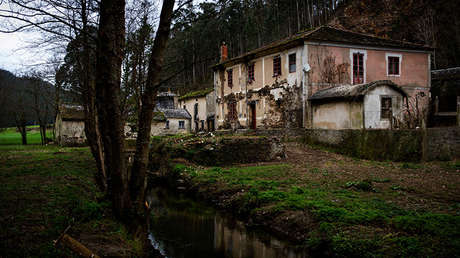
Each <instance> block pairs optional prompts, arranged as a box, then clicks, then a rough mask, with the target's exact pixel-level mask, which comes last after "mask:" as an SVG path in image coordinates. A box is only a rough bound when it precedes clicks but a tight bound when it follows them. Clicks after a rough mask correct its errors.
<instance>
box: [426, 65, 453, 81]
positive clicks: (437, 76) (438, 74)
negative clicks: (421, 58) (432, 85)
mask: <svg viewBox="0 0 460 258" xmlns="http://www.w3.org/2000/svg"><path fill="white" fill-rule="evenodd" d="M431 78H432V79H433V80H446V79H460V67H452V68H447V69H440V70H433V71H431Z"/></svg>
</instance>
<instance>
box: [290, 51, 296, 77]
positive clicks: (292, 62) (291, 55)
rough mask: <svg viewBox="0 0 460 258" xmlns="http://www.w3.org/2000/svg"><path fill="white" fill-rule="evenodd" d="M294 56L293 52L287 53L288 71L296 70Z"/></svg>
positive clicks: (293, 71)
mask: <svg viewBox="0 0 460 258" xmlns="http://www.w3.org/2000/svg"><path fill="white" fill-rule="evenodd" d="M295 58H296V56H295V53H294V54H290V55H289V72H290V73H295V70H296V67H295V65H296V60H295Z"/></svg>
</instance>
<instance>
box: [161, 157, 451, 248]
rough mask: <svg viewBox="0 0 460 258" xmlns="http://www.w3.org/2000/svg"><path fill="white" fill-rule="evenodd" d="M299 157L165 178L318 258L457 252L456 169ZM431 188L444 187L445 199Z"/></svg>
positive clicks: (179, 168) (177, 169)
mask: <svg viewBox="0 0 460 258" xmlns="http://www.w3.org/2000/svg"><path fill="white" fill-rule="evenodd" d="M296 151H298V153H293V152H291V153H288V157H289V159H287V160H285V161H282V162H275V163H273V162H272V163H263V164H262V163H260V164H249V165H234V166H232V167H212V168H209V167H199V166H195V165H193V164H191V163H186V164H185V165H184V164H180V163H183V162H181V161H176V164H175V165H174V169H173V170H172V171H170V173H168V178H169V179H170V182H173V183H172V185H173V186H174V187H176V188H178V189H179V190H180V191H183V192H185V193H186V194H187V195H188V196H193V197H195V198H197V199H200V200H205V201H207V202H208V203H210V204H211V205H212V206H214V207H216V208H217V209H219V210H221V211H224V212H226V213H229V214H232V215H234V216H235V217H237V218H239V219H240V220H241V221H244V223H245V225H246V226H249V227H250V228H258V229H263V230H264V231H266V232H270V233H272V234H273V235H275V236H276V237H278V238H280V239H285V240H289V241H290V242H292V243H295V244H296V245H300V246H303V247H304V248H306V249H307V250H308V253H309V254H310V255H313V256H319V255H328V256H420V255H427V256H437V257H451V256H455V253H456V251H455V250H457V249H458V248H459V247H460V241H459V240H458V239H460V238H459V237H460V236H459V232H460V217H459V209H458V203H459V200H460V198H458V197H459V192H458V188H455V187H453V186H455V185H458V181H459V174H458V170H456V167H455V166H456V165H455V164H453V163H423V164H411V163H394V162H371V161H365V160H356V159H351V158H347V157H343V156H340V155H337V154H331V153H328V152H324V151H321V150H313V151H312V150H307V151H303V150H296ZM296 155H297V156H296ZM294 158H295V159H294ZM423 178H425V179H427V181H425V180H423ZM171 179H173V180H171ZM428 179H429V180H430V181H429V182H428ZM434 184H440V187H442V185H444V187H442V189H443V191H441V190H439V189H437V188H435V187H433V185H434Z"/></svg>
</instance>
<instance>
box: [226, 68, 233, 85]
mask: <svg viewBox="0 0 460 258" xmlns="http://www.w3.org/2000/svg"><path fill="white" fill-rule="evenodd" d="M227 77H228V87H229V88H230V89H231V88H232V87H233V69H228V70H227Z"/></svg>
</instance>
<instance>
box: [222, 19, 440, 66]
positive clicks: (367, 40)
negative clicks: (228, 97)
mask: <svg viewBox="0 0 460 258" xmlns="http://www.w3.org/2000/svg"><path fill="white" fill-rule="evenodd" d="M304 41H310V42H317V43H335V44H344V45H356V46H363V47H379V48H392V49H407V50H417V51H425V52H431V51H433V48H431V47H429V46H425V45H419V44H415V43H409V42H405V41H397V40H391V39H385V38H380V37H377V36H373V35H368V34H362V33H357V32H352V31H348V30H343V29H338V28H334V27H330V26H321V27H318V28H316V29H310V30H305V31H301V32H299V33H297V34H295V35H293V36H291V37H288V38H285V39H282V40H278V41H275V42H273V43H270V44H268V45H265V46H263V47H260V48H257V49H255V50H252V51H249V52H247V53H245V54H243V55H240V56H237V57H234V58H231V59H228V60H226V61H223V62H221V63H218V64H216V65H214V66H213V68H218V67H222V66H224V67H227V66H232V65H234V64H237V63H241V62H248V61H250V60H252V59H254V58H258V57H261V56H265V55H270V54H273V53H276V52H279V51H283V50H286V49H289V48H293V47H296V46H301V45H303V44H304Z"/></svg>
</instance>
